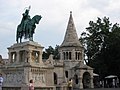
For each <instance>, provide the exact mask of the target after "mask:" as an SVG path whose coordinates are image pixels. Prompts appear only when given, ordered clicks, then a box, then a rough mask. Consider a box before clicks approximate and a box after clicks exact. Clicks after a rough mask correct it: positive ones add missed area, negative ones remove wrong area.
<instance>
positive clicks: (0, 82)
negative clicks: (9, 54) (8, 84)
mask: <svg viewBox="0 0 120 90" xmlns="http://www.w3.org/2000/svg"><path fill="white" fill-rule="evenodd" d="M2 83H3V77H2V74H1V73H0V90H2Z"/></svg>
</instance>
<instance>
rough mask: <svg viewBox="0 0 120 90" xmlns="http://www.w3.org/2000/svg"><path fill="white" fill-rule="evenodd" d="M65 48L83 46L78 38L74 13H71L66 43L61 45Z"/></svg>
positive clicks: (65, 38)
mask: <svg viewBox="0 0 120 90" xmlns="http://www.w3.org/2000/svg"><path fill="white" fill-rule="evenodd" d="M64 46H65V47H66V46H82V45H81V43H80V41H79V39H78V36H77V32H76V28H75V25H74V21H73V17H72V12H70V17H69V21H68V26H67V30H66V34H65V37H64V41H63V43H62V44H61V47H64Z"/></svg>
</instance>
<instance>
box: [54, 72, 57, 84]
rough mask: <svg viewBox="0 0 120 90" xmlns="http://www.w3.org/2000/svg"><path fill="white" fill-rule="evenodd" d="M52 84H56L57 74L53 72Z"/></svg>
mask: <svg viewBox="0 0 120 90" xmlns="http://www.w3.org/2000/svg"><path fill="white" fill-rule="evenodd" d="M54 84H57V74H56V73H55V72H54Z"/></svg>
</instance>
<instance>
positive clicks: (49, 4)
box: [0, 0, 120, 58]
mask: <svg viewBox="0 0 120 90" xmlns="http://www.w3.org/2000/svg"><path fill="white" fill-rule="evenodd" d="M29 5H31V9H30V13H29V14H30V16H31V17H33V16H34V15H36V14H37V15H41V16H42V19H41V21H40V23H39V24H38V25H37V26H36V29H35V34H34V41H36V42H38V43H39V44H41V45H42V46H44V47H45V48H48V46H52V47H55V46H56V45H60V44H61V43H62V41H63V39H64V35H65V31H66V27H67V24H68V19H69V15H70V11H72V15H73V19H74V23H75V27H76V30H77V33H78V37H80V34H81V33H82V32H83V31H85V28H86V27H87V26H88V23H89V21H90V20H92V21H96V20H97V17H100V18H103V17H104V16H107V17H109V18H110V21H111V22H112V23H116V22H117V23H119V21H120V0H0V54H1V55H2V57H3V58H7V57H8V50H7V48H8V47H10V46H11V45H13V44H14V43H16V41H15V39H16V28H17V25H18V24H19V23H20V21H21V19H22V13H24V11H25V8H26V7H28V6H29Z"/></svg>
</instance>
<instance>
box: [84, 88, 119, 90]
mask: <svg viewBox="0 0 120 90" xmlns="http://www.w3.org/2000/svg"><path fill="white" fill-rule="evenodd" d="M83 90H120V88H94V89H83Z"/></svg>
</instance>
